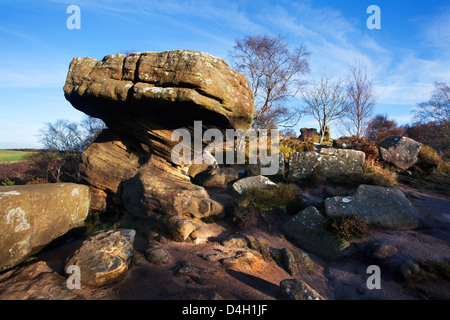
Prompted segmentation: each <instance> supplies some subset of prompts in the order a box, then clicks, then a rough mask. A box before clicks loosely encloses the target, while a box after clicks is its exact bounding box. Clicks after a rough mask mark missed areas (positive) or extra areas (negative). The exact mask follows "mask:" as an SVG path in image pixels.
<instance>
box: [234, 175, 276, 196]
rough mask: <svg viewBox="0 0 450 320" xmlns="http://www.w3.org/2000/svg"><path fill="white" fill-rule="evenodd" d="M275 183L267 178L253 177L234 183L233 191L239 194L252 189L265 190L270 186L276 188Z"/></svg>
mask: <svg viewBox="0 0 450 320" xmlns="http://www.w3.org/2000/svg"><path fill="white" fill-rule="evenodd" d="M276 185H277V184H276V183H275V182H272V181H271V180H270V179H269V178H267V177H265V176H253V177H247V178H243V179H240V180H238V181H236V182H235V183H233V190H234V191H235V192H237V193H239V194H241V193H242V192H244V190H246V189H251V188H265V187H268V186H276Z"/></svg>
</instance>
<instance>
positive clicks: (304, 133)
mask: <svg viewBox="0 0 450 320" xmlns="http://www.w3.org/2000/svg"><path fill="white" fill-rule="evenodd" d="M318 136H319V133H318V132H317V129H314V128H301V129H300V136H299V137H298V139H299V140H301V141H306V140H308V139H310V138H314V137H318Z"/></svg>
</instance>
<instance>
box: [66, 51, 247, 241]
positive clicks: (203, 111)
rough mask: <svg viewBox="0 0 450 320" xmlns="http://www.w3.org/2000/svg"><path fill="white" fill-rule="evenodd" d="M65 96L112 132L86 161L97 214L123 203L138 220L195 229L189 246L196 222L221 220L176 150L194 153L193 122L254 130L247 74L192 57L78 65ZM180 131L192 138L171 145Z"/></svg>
mask: <svg viewBox="0 0 450 320" xmlns="http://www.w3.org/2000/svg"><path fill="white" fill-rule="evenodd" d="M64 92H65V97H66V99H67V100H68V101H70V103H71V104H72V105H73V106H74V107H75V108H76V109H78V110H81V111H83V112H85V113H86V114H88V115H90V116H93V117H97V118H101V119H102V120H103V121H104V122H105V124H106V125H107V127H108V129H107V130H104V131H103V132H102V134H101V135H100V136H99V137H98V139H97V140H96V141H94V143H93V144H92V145H91V146H90V147H89V148H88V149H87V150H86V151H85V152H84V153H83V155H82V165H81V172H82V176H83V178H84V180H85V181H86V182H87V183H89V184H90V185H91V186H92V188H91V189H92V195H93V202H92V203H93V206H94V207H95V208H97V209H99V210H103V211H104V210H107V208H108V206H109V205H111V204H114V205H121V204H122V205H123V206H124V207H125V209H126V210H127V211H128V212H129V213H130V214H132V215H135V216H138V217H151V218H155V219H156V220H158V221H166V220H170V221H172V222H173V223H172V227H173V226H175V228H178V227H182V226H185V225H189V226H190V227H189V228H187V229H186V228H184V231H183V235H182V237H181V238H182V239H186V237H187V236H189V234H187V235H186V232H193V231H194V230H195V229H196V228H197V227H198V225H199V223H197V222H196V223H192V219H194V220H199V219H202V218H206V217H209V216H212V215H218V214H221V213H222V211H223V207H222V206H221V205H220V204H219V203H217V202H215V201H213V200H211V199H210V198H209V195H208V193H207V192H206V190H205V189H204V188H203V187H201V186H196V185H194V184H192V183H191V181H190V179H189V176H188V175H187V174H186V173H185V172H186V168H187V167H189V164H186V163H182V164H180V163H178V162H177V161H174V160H173V159H172V151H173V148H174V147H175V146H177V145H178V144H179V143H183V144H186V145H188V146H194V147H195V145H194V142H193V141H192V137H193V135H194V134H195V130H196V128H197V127H195V125H194V121H201V125H202V126H201V128H200V131H201V130H206V129H208V128H218V129H222V130H224V129H229V128H230V129H233V128H234V129H242V130H246V129H248V128H249V127H250V126H251V121H252V119H253V113H254V104H253V93H252V91H251V89H250V87H249V84H248V80H247V79H246V78H245V77H244V76H243V75H242V74H240V73H238V72H236V71H233V70H231V69H230V68H229V67H228V65H227V64H226V63H225V62H224V61H223V60H222V59H220V58H216V57H213V56H211V55H209V54H206V53H201V52H196V51H187V50H178V51H166V52H143V53H132V54H130V55H128V56H126V55H123V54H116V55H109V56H106V57H105V58H104V59H103V60H102V61H97V60H95V59H92V58H75V59H73V60H72V62H71V64H70V68H69V73H68V75H67V80H66V84H65V86H64ZM178 129H183V130H185V131H184V132H188V133H190V134H191V136H190V137H191V139H188V141H185V139H184V136H183V137H182V138H183V139H182V142H180V139H174V140H176V141H172V137H173V134H174V132H175V131H176V130H178ZM176 132H177V133H178V132H180V131H176ZM200 144H201V142H200ZM204 144H206V142H205V143H204ZM204 144H203V145H204ZM191 150H195V148H192V149H191ZM200 151H201V150H200ZM193 154H194V152H193V151H192V152H191V156H193ZM183 156H186V155H185V154H183ZM187 156H189V155H187ZM171 217H172V218H175V220H173V219H171ZM186 219H187V220H190V221H186ZM174 221H175V222H174ZM164 223H165V222H164ZM172 227H171V228H172ZM191 229H193V230H191Z"/></svg>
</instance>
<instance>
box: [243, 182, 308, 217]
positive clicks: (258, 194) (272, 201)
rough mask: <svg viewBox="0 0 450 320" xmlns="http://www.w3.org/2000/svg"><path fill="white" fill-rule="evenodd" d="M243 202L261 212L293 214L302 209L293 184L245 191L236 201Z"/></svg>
mask: <svg viewBox="0 0 450 320" xmlns="http://www.w3.org/2000/svg"><path fill="white" fill-rule="evenodd" d="M243 201H246V202H247V203H249V204H251V205H252V206H254V207H257V208H259V209H261V210H263V211H271V210H273V209H283V210H284V211H285V212H287V213H289V214H292V213H294V214H295V213H297V212H298V211H300V209H301V208H302V207H303V201H302V199H301V197H300V195H299V190H298V187H297V186H296V185H295V184H284V183H280V184H277V185H272V186H267V187H265V188H251V189H247V190H245V191H244V192H243V193H242V195H241V196H240V198H239V199H238V203H241V202H243Z"/></svg>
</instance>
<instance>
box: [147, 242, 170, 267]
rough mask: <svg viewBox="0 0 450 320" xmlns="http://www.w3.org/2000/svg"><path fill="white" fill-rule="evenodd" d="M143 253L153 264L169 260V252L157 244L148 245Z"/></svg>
mask: <svg viewBox="0 0 450 320" xmlns="http://www.w3.org/2000/svg"><path fill="white" fill-rule="evenodd" d="M144 255H145V258H146V259H147V260H148V261H149V262H151V263H154V264H166V263H169V262H170V255H169V253H168V252H167V251H166V250H164V249H163V248H161V247H160V246H158V245H152V246H150V247H149V248H148V249H147V250H146V251H145V253H144Z"/></svg>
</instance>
